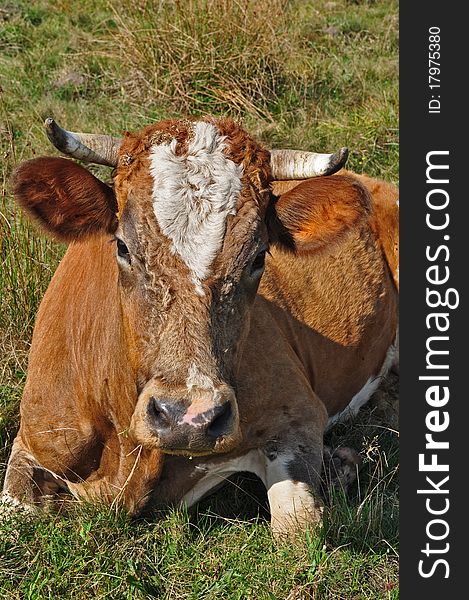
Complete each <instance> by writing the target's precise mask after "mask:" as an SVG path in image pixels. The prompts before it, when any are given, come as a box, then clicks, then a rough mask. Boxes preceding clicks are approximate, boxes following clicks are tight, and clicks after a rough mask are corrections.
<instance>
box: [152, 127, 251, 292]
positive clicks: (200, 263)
mask: <svg viewBox="0 0 469 600" xmlns="http://www.w3.org/2000/svg"><path fill="white" fill-rule="evenodd" d="M226 147H227V144H226V143H225V141H224V137H223V136H222V135H220V132H219V131H218V129H217V128H216V127H215V126H214V125H212V124H211V123H205V122H203V121H199V122H197V123H195V124H194V136H193V138H192V139H191V140H190V141H189V143H188V148H187V153H186V154H184V155H182V156H176V140H173V141H172V142H171V143H170V144H161V145H158V146H153V148H152V151H151V166H150V172H151V174H152V176H153V180H154V182H153V210H154V212H155V216H156V218H157V221H158V224H159V226H160V229H161V232H162V233H163V234H164V235H166V236H167V237H168V238H169V239H170V240H171V241H172V247H173V251H174V252H175V253H177V254H178V255H179V256H180V257H181V258H182V259H183V260H184V262H185V263H186V265H187V266H188V267H189V269H190V270H191V272H192V280H193V282H194V284H195V286H196V291H197V293H198V294H203V290H202V287H201V285H200V282H201V281H203V280H204V279H205V278H206V277H207V276H208V275H209V274H210V270H209V269H210V265H211V264H212V261H213V259H214V258H215V256H216V254H217V252H218V251H219V250H220V248H221V245H222V242H223V236H224V234H225V227H226V217H227V216H228V215H230V214H231V215H232V214H235V212H236V202H237V200H238V196H239V193H240V191H241V187H242V184H241V177H242V173H243V168H242V166H241V165H237V164H236V163H234V162H233V161H232V160H230V159H229V158H227V157H226V156H225V154H224V153H223V149H224V148H226Z"/></svg>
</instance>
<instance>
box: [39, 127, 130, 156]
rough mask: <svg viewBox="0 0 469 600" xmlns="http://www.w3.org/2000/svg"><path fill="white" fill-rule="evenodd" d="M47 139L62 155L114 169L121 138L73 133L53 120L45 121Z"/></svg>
mask: <svg viewBox="0 0 469 600" xmlns="http://www.w3.org/2000/svg"><path fill="white" fill-rule="evenodd" d="M44 126H45V128H46V133H47V137H48V138H49V140H50V141H51V142H52V144H53V145H54V146H55V147H56V148H57V150H60V152H62V153H63V154H67V155H68V156H71V157H73V158H77V159H78V160H83V161H85V162H89V163H96V164H98V165H106V166H108V167H116V166H117V159H118V154H119V148H120V146H121V143H122V139H121V138H116V137H112V136H110V135H99V134H94V133H75V132H73V131H67V130H65V129H62V127H60V126H59V125H57V123H56V122H55V121H54V119H51V118H50V117H49V118H48V119H46V120H45V122H44Z"/></svg>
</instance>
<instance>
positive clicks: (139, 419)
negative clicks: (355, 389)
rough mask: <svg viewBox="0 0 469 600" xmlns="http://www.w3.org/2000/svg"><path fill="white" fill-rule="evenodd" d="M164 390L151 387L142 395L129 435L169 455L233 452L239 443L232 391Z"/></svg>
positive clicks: (221, 389) (221, 387)
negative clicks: (183, 392)
mask: <svg viewBox="0 0 469 600" xmlns="http://www.w3.org/2000/svg"><path fill="white" fill-rule="evenodd" d="M181 392H182V390H179V393H178V390H174V389H173V390H171V391H169V390H163V389H162V387H161V386H159V385H155V384H153V383H152V384H149V385H147V386H146V387H145V389H144V390H143V392H142V393H141V394H140V397H139V399H138V403H137V406H136V409H135V412H134V414H133V416H132V421H131V425H130V434H131V435H132V437H134V438H135V440H136V441H137V442H139V443H141V444H142V445H143V446H145V447H148V448H158V449H160V450H162V451H163V452H166V453H168V454H185V455H194V456H197V455H205V454H212V453H221V452H227V451H229V450H231V449H232V448H233V447H234V446H235V445H236V444H237V443H239V441H240V428H239V416H238V407H237V403H236V397H235V394H234V391H233V389H232V388H231V387H230V386H228V385H220V386H218V387H216V388H214V389H210V390H205V389H195V390H194V389H193V390H191V391H190V392H189V393H188V391H187V389H186V390H185V396H184V395H183V394H182V393H181Z"/></svg>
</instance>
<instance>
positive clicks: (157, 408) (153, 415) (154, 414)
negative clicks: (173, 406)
mask: <svg viewBox="0 0 469 600" xmlns="http://www.w3.org/2000/svg"><path fill="white" fill-rule="evenodd" d="M148 416H149V417H150V419H151V421H152V422H153V425H154V426H155V427H156V428H157V429H167V428H168V427H170V425H171V419H170V417H169V414H168V411H167V409H166V407H165V406H164V405H163V404H162V403H161V402H159V400H157V399H156V398H155V397H154V396H151V397H150V399H149V401H148Z"/></svg>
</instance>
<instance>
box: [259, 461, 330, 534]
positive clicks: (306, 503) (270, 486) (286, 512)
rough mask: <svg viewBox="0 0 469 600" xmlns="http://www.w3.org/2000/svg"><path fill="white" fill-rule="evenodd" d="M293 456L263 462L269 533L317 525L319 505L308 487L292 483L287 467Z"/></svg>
mask: <svg viewBox="0 0 469 600" xmlns="http://www.w3.org/2000/svg"><path fill="white" fill-rule="evenodd" d="M291 460H293V456H290V455H287V456H285V455H282V456H279V457H278V458H276V459H275V460H273V461H269V460H268V459H266V487H267V496H268V498H269V505H270V514H271V523H272V529H273V531H274V533H275V534H283V533H288V532H289V531H295V530H298V529H302V528H304V527H305V525H307V524H315V523H318V522H319V521H320V519H321V517H322V503H321V501H320V500H319V498H318V497H316V498H315V496H313V493H312V492H313V490H311V488H310V486H308V485H307V484H306V483H304V482H301V481H293V480H292V478H291V475H290V474H289V473H288V469H287V464H288V463H289V462H290V461H291Z"/></svg>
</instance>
